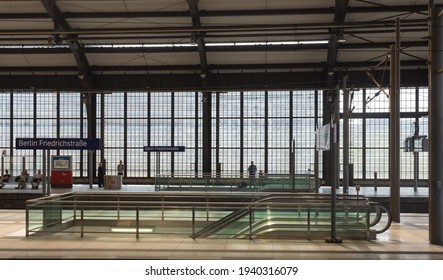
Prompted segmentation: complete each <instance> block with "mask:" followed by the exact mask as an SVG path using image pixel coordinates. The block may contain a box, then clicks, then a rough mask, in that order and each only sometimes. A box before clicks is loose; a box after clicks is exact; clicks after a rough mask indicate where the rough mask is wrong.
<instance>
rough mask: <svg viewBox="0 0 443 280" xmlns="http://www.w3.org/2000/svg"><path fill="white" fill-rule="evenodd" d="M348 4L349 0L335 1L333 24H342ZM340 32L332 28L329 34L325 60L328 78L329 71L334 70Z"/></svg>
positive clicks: (339, 29) (329, 76)
mask: <svg viewBox="0 0 443 280" xmlns="http://www.w3.org/2000/svg"><path fill="white" fill-rule="evenodd" d="M348 4H349V0H336V1H335V15H334V24H333V25H342V24H343V23H344V22H345V18H346V11H347V8H348ZM341 32H342V30H341V28H332V31H331V35H330V37H329V46H328V56H327V60H326V73H327V74H328V80H330V79H331V78H332V75H331V74H330V73H331V72H333V71H334V67H335V64H336V63H337V55H338V47H339V39H340V37H341V36H342V34H341Z"/></svg>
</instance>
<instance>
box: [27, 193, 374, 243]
mask: <svg viewBox="0 0 443 280" xmlns="http://www.w3.org/2000/svg"><path fill="white" fill-rule="evenodd" d="M96 195H97V194H90V193H89V194H88V193H78V194H77V193H69V194H63V195H59V196H55V197H53V198H52V199H48V198H40V199H33V200H29V201H28V202H27V209H28V210H27V211H30V210H31V209H32V208H33V207H40V206H50V205H51V204H53V203H55V202H56V203H57V207H61V208H63V207H72V208H73V209H72V210H73V211H74V214H73V217H75V215H76V212H77V209H78V206H80V211H81V213H80V216H81V218H80V225H81V236H82V237H83V236H84V221H85V219H84V211H85V208H86V209H92V210H100V209H105V208H109V207H111V208H112V206H116V207H115V208H114V209H113V210H118V211H120V209H125V210H131V209H132V210H134V211H135V216H136V220H135V223H136V236H137V238H138V236H139V234H140V232H139V227H140V211H141V210H146V209H161V210H162V211H165V210H169V209H175V210H177V209H179V210H192V213H193V214H192V215H193V216H192V219H191V222H192V236H193V237H195V226H196V221H197V218H196V216H195V211H206V213H207V217H206V219H207V220H209V216H208V212H209V211H217V210H222V209H226V208H227V207H229V209H230V210H229V211H235V210H236V209H245V208H247V209H249V212H250V215H251V218H252V215H253V213H254V210H255V209H259V208H263V207H274V208H275V207H279V208H283V209H292V208H294V207H305V208H308V209H311V208H312V207H316V208H323V209H328V207H329V206H330V202H329V195H318V194H317V195H312V194H281V193H276V194H271V195H267V196H257V197H259V198H261V201H252V202H251V201H244V202H239V201H235V202H230V201H223V202H216V201H209V199H208V195H200V196H201V197H203V198H205V200H204V201H178V200H171V201H165V200H164V197H165V194H156V195H154V197H156V198H158V197H162V200H147V201H142V200H135V201H125V200H124V199H125V197H129V198H131V197H132V196H131V195H130V194H129V195H128V194H127V193H125V194H124V195H123V194H121V195H120V194H119V195H118V199H117V200H111V201H98V200H84V199H81V196H91V197H93V198H94V197H96ZM113 195H114V196H115V193H114V194H113ZM139 195H140V194H139V193H138V194H137V196H139ZM212 195H213V194H212ZM77 196H80V199H78V198H77ZM111 196H112V195H105V196H104V197H111ZM150 196H151V197H152V196H153V195H150ZM221 196H222V197H223V196H224V194H221ZM168 197H172V198H174V197H175V196H174V195H173V194H171V196H168ZM176 197H177V198H183V197H182V196H178V195H177V196H176ZM226 197H232V195H229V196H226ZM254 197H255V196H254ZM266 198H268V199H270V198H274V199H275V198H279V199H283V198H286V199H289V200H293V201H290V202H281V201H280V202H278V201H277V202H276V201H266ZM64 199H69V200H64ZM337 203H338V205H339V206H343V207H344V208H345V207H347V208H349V207H355V206H358V207H367V205H368V201H367V199H364V198H363V197H362V196H360V197H359V198H357V197H355V196H338V200H337ZM310 211H311V210H309V213H310ZM251 218H250V219H251ZM67 219H69V217H68V218H67ZM74 219H75V218H74ZM118 219H120V214H119V216H118ZM163 219H164V216H163V217H162V220H163ZM310 223H311V221H310V214H309V219H308V221H307V227H308V238H310V230H311V228H310V227H311V224H310ZM27 232H28V233H29V216H28V215H27ZM249 236H250V237H251V238H252V232H250V235H249Z"/></svg>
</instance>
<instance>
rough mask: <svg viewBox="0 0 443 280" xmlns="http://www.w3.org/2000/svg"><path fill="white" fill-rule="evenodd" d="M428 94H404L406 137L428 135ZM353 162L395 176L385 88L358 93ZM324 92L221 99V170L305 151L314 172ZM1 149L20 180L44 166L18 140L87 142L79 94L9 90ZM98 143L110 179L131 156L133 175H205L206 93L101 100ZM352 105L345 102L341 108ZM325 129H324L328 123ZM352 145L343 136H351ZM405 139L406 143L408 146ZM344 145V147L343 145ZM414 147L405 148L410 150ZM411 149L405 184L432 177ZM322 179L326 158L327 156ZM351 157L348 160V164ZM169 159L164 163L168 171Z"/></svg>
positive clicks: (278, 168)
mask: <svg viewBox="0 0 443 280" xmlns="http://www.w3.org/2000/svg"><path fill="white" fill-rule="evenodd" d="M427 96H428V93H427V88H402V89H401V138H402V139H405V138H406V137H410V136H412V135H413V134H414V133H415V129H416V126H415V123H418V127H419V134H420V135H427V129H428V120H427V118H426V117H422V116H423V115H425V114H426V112H427V107H428V100H427ZM351 97H352V98H351V100H352V104H351V108H352V113H351V117H350V118H351V119H350V134H351V137H350V163H351V164H353V166H354V178H355V179H363V180H372V179H373V177H374V173H377V176H378V178H379V179H388V177H389V166H388V162H389V159H388V155H389V152H388V151H389V129H388V128H389V120H388V118H389V99H388V98H387V97H386V96H385V95H384V94H383V93H380V92H379V90H378V89H372V88H363V89H358V90H355V91H353V92H352V93H351ZM321 100H322V92H321V91H314V90H312V91H309V90H306V91H300V90H294V91H291V90H287V91H285V90H282V91H245V92H219V93H213V98H212V143H211V144H212V147H211V148H212V158H211V162H212V170H213V172H214V173H215V172H216V171H220V175H221V176H226V177H231V176H242V174H244V173H246V170H247V167H248V165H249V164H250V161H254V162H255V164H256V165H257V168H258V169H259V170H263V171H264V172H265V173H268V174H282V173H283V174H287V173H289V171H290V166H289V165H290V162H291V159H290V153H291V147H292V145H293V147H294V149H295V161H294V170H295V173H299V174H306V173H310V174H312V173H313V170H314V167H315V166H314V165H315V162H314V155H315V147H314V144H315V141H314V136H315V133H314V132H315V129H316V124H317V121H319V120H321V119H322V116H321V115H320V114H321V112H322V111H323V110H322V104H321ZM0 102H1V103H0V106H1V107H0V108H1V111H0V128H1V132H0V149H1V151H2V155H3V156H2V162H3V166H4V169H8V170H10V172H11V174H13V176H14V175H18V174H19V173H20V171H21V170H22V168H23V164H25V167H26V168H27V169H28V170H29V172H30V173H31V175H32V174H33V172H35V171H36V170H37V169H40V168H42V166H41V165H42V157H41V151H32V150H15V149H14V146H15V138H17V137H26V138H37V137H39V138H46V137H48V138H59V137H60V138H84V137H87V121H86V119H87V112H86V109H85V104H83V102H82V98H81V95H80V93H76V92H41V91H38V92H34V91H26V90H25V91H19V90H14V91H3V92H0ZM96 108H97V137H98V138H102V139H103V143H104V149H103V152H104V154H103V155H101V152H100V151H97V160H98V161H99V159H100V158H101V156H103V158H104V159H105V160H106V164H107V165H106V166H107V173H108V174H114V173H115V172H116V166H117V164H118V162H119V161H120V160H122V161H123V162H124V163H125V165H126V168H127V173H126V177H127V178H146V177H154V176H155V174H156V173H157V172H159V173H162V174H170V175H172V174H173V175H177V176H178V175H179V176H200V175H201V171H202V162H203V160H202V138H203V137H202V134H203V133H204V132H203V130H202V123H203V120H202V93H200V92H143V91H140V92H135V91H131V92H112V93H109V94H103V95H97V107H96ZM341 108H342V106H341ZM318 125H320V126H321V125H322V123H321V122H320V123H318ZM341 139H342V138H341ZM402 141H403V140H402ZM341 142H342V141H341ZM403 145H404V143H402V147H403ZM144 146H185V148H186V150H185V152H176V153H146V152H143V147H144ZM51 154H60V155H65V154H68V155H72V156H73V162H74V176H75V177H87V152H81V151H62V150H61V151H51ZM415 157H416V158H414V153H409V152H403V151H402V153H401V179H413V168H414V163H415V162H416V161H417V160H418V165H419V168H418V170H419V178H420V179H427V176H428V175H427V174H428V170H427V160H428V159H427V153H425V152H422V153H418V155H415ZM319 160H320V162H319V166H320V177H321V174H322V173H321V161H322V156H321V153H320V158H319ZM341 161H342V159H341ZM158 163H160V165H158Z"/></svg>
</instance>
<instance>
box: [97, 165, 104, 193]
mask: <svg viewBox="0 0 443 280" xmlns="http://www.w3.org/2000/svg"><path fill="white" fill-rule="evenodd" d="M97 177H98V187H99V188H103V182H104V179H105V169H104V168H103V165H102V164H101V163H99V165H98V170H97Z"/></svg>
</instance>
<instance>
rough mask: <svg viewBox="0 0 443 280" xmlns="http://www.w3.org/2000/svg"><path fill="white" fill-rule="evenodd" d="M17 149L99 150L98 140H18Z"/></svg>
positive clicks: (16, 141)
mask: <svg viewBox="0 0 443 280" xmlns="http://www.w3.org/2000/svg"><path fill="white" fill-rule="evenodd" d="M15 148H16V149H21V150H98V149H100V139H97V138H16V139H15Z"/></svg>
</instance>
